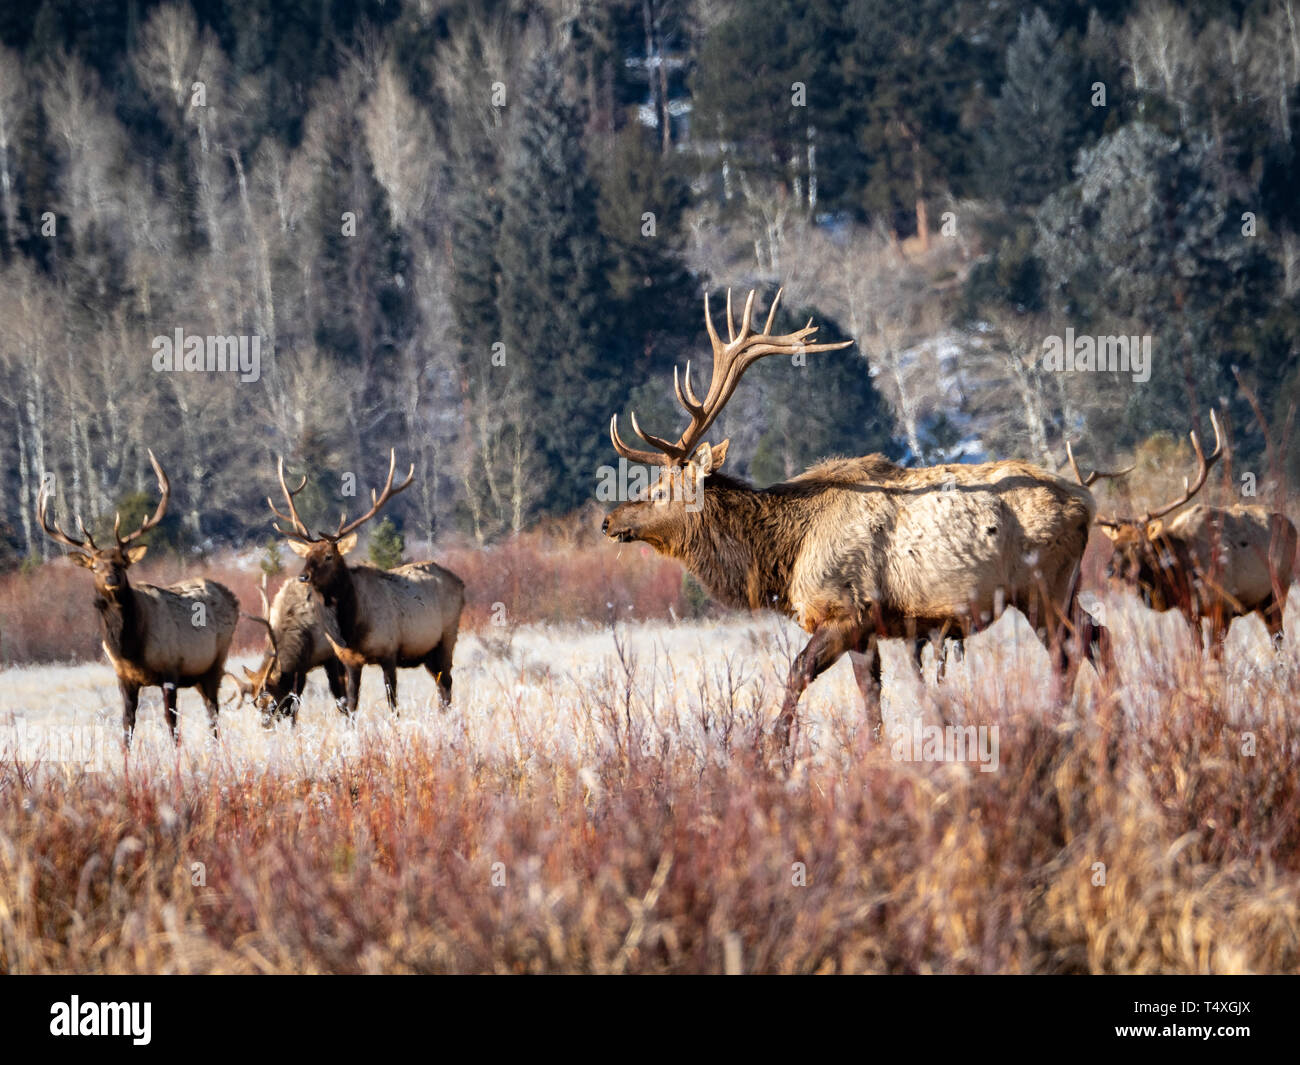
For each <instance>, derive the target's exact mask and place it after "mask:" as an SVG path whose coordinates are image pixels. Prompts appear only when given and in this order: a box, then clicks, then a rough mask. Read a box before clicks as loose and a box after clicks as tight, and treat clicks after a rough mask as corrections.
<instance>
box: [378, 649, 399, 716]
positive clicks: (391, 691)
mask: <svg viewBox="0 0 1300 1065" xmlns="http://www.w3.org/2000/svg"><path fill="white" fill-rule="evenodd" d="M380 668H381V669H382V670H383V671H384V694H385V695H386V696H388V710H389V713H393V714H395V713H397V662H396V661H389V662H382V663H380Z"/></svg>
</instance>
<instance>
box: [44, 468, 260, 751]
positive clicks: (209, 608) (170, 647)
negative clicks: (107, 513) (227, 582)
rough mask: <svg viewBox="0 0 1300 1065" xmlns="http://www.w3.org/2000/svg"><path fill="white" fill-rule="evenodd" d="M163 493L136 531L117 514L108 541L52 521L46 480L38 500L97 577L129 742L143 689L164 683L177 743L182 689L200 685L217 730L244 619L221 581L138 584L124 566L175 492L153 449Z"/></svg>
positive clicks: (61, 538)
mask: <svg viewBox="0 0 1300 1065" xmlns="http://www.w3.org/2000/svg"><path fill="white" fill-rule="evenodd" d="M149 461H150V462H151V463H153V469H154V473H155V474H156V475H157V477H158V488H159V490H160V491H161V493H162V499H161V500H160V501H159V503H158V509H157V510H155V511H154V514H153V517H152V518H150V519H148V520H147V521H146V522H145V523H144V524H143V525H141V526H140V528H138V529H137V530H136V531H135V532H133V533H129V534H128V535H126V536H122V535H121V525H122V515H121V514H118V515H117V516H116V517H115V518H114V520H113V539H114V540H115V541H116V542H115V543H114V544H113V545H112V546H111V547H102V548H101V547H99V546H97V545H96V544H95V541H94V540H93V539H92V538H91V535H90V533H89V532H87V531H86V526H85V525H84V524H83V523H82V521H81V519H80V518H78V519H77V529H78V531H79V532H80V533H81V536H82V539H80V540H78V539H76V538H74V537H72V536H69V535H68V534H67V533H65V532H64V531H63V530H62V529H61V528H59V526H58V525H57V524H51V523H50V520H49V513H48V510H49V503H50V499H49V496H50V493H49V490H48V487H49V486H48V485H46V486H43V487H42V488H41V492H40V496H39V497H38V498H37V501H36V520H37V521H38V522H40V526H41V528H42V529H44V530H45V532H46V534H47V535H48V536H50V537H51V538H53V539H54V540H57V541H58V542H59V543H61V544H65V545H66V546H68V547H70V548H72V554H71V555H70V556H69V557H70V558H71V559H72V561H73V562H74V563H76V564H77V565H78V566H82V567H84V568H85V569H88V570H90V572H91V574H92V575H93V576H94V579H95V609H96V610H98V611H99V622H100V628H101V630H102V632H103V636H104V652H105V653H106V654H107V655H108V659H109V661H110V662H112V664H113V669H114V671H115V672H116V673H117V683H118V687H119V688H120V689H121V691H122V728H123V732H124V735H125V738H126V743H127V745H128V746H130V743H131V734H132V732H133V731H134V729H135V711H136V706H137V704H138V703H139V699H140V689H141V688H151V687H158V688H161V689H162V694H163V705H164V706H165V707H166V711H167V723H168V725H170V726H171V730H172V736H173V737H174V738H175V740H176V742H177V743H180V738H181V736H180V719H179V714H178V711H177V709H176V690H177V689H178V688H191V687H193V688H198V690H199V694H200V695H201V696H203V704H204V706H206V707H207V708H208V720H209V722H210V724H211V726H212V734H213V735H214V736H215V735H216V733H217V711H218V705H217V692H218V689H219V688H220V686H221V678H222V676H223V674H224V673H225V667H226V654H227V652H228V651H229V650H230V640H231V637H232V636H234V633H235V623H236V622H237V621H238V620H239V600H238V599H236V598H235V594H234V593H233V592H232V591H231V590H230V589H229V588H227V587H225V586H224V585H221V584H218V583H217V582H216V581H210V580H207V579H205V578H202V577H200V578H198V579H195V580H188V581H181V582H180V583H179V584H173V585H171V586H169V587H167V588H155V587H154V586H153V585H151V584H139V585H136V586H134V587H132V586H131V584H130V583H129V582H128V581H127V577H126V571H127V569H128V567H130V566H131V565H132V563H135V562H139V561H140V559H142V558H144V554H145V551H146V550H147V548H146V545H144V544H135V545H134V546H132V541H133V540H136V539H138V538H139V537H141V536H142V535H144V534H145V533H146V532H148V531H149V530H150V529H152V528H153V527H154V526H155V525H157V524H158V523H159V522H160V521H162V517H163V513H164V512H165V511H166V510H167V502H168V500H169V499H170V498H171V484H170V483H169V482H168V480H167V475H166V474H165V473H164V472H163V468H162V466H160V465H159V464H158V460H157V459H156V458H154V454H153V452H152V451H150V452H149Z"/></svg>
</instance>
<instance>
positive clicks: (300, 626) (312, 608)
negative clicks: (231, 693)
mask: <svg viewBox="0 0 1300 1065" xmlns="http://www.w3.org/2000/svg"><path fill="white" fill-rule="evenodd" d="M261 596H262V616H261V617H254V616H253V615H251V614H245V615H244V617H246V618H248V619H249V620H250V621H255V622H258V623H259V624H261V625H264V626H266V632H267V638H268V640H269V643H270V647H269V649H268V650H267V652H266V654H264V655H263V656H262V661H261V663H260V664H259V665H258V667H257V668H256V669H249V668H248V667H247V666H245V667H244V676H243V678H242V679H241V678H240V677H237V676H235V675H234V674H233V673H228V674H227V676H229V677H230V679H231V680H233V681H234V682H235V684H236V685H237V686H238V687H239V694H240V701H241V702H242V701H243V700H244V699H245V698H248V699H251V700H252V702H253V705H254V706H256V707H257V708H258V709H259V710H260V711H261V712H262V724H263V725H264V726H267V727H270V726H271V725H272V724H273V723H274V719H275V718H276V717H284V716H288V718H289V720H290V721H291V722H292V723H293V724H295V725H296V724H297V723H298V705H299V703H300V701H301V699H302V693H303V689H304V688H305V687H306V686H307V674H308V673H310V672H311V671H312V670H313V669H315V668H316V667H317V666H321V667H323V668H324V670H325V677H326V679H327V681H328V682H329V688H330V694H331V695H332V696H334V702H335V703H336V704H337V705H338V707H339V709H340V710H342V709H343V708H344V707H346V706H347V699H346V687H345V678H344V670H343V664H342V663H341V662H340V661H339V660H338V658H337V657H336V656H335V654H334V648H333V646H332V645H331V644H330V641H329V638H328V637H327V636H326V635H325V627H326V625H327V624H330V625H332V624H333V619H332V618H330V617H329V616H328V614H327V612H326V611H325V609H324V607H323V604H322V603H321V600H320V597H319V596H317V595H316V594H315V593H314V592H313V591H312V588H311V585H310V584H304V583H303V582H302V581H296V580H293V581H285V582H284V584H282V585H281V586H280V590H279V591H278V592H277V593H276V595H275V600H274V601H273V602H267V598H266V577H265V576H263V578H262V587H261ZM334 635H335V640H336V641H337V640H339V639H341V636H340V635H339V634H338V633H337V632H335V633H334Z"/></svg>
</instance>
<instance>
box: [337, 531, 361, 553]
mask: <svg viewBox="0 0 1300 1065" xmlns="http://www.w3.org/2000/svg"><path fill="white" fill-rule="evenodd" d="M334 546H335V547H336V548H338V552H339V554H340V555H346V554H347V553H348V552H349V551H351V550H352V549H353V548H354V547H356V546H357V534H356V533H348V534H347V536H345V537H343V539H342V540H340V541H339V542H338V543H337V544H335V545H334Z"/></svg>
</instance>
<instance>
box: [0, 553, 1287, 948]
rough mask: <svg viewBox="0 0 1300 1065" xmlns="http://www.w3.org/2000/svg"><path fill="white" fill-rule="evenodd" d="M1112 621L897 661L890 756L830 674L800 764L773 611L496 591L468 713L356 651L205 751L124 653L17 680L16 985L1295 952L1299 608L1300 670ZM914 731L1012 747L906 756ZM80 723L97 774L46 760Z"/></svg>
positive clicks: (225, 726) (838, 678) (11, 813)
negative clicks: (1098, 643) (572, 611)
mask: <svg viewBox="0 0 1300 1065" xmlns="http://www.w3.org/2000/svg"><path fill="white" fill-rule="evenodd" d="M624 561H626V560H620V561H619V562H618V563H617V564H618V565H622V564H623V562H624ZM658 579H659V580H664V581H666V580H667V578H666V577H660V578H658ZM665 587H666V585H665ZM1296 602H1300V601H1296ZM1103 605H1104V608H1105V609H1106V611H1107V620H1108V623H1109V624H1110V626H1111V628H1112V631H1113V632H1114V635H1115V640H1116V648H1117V655H1118V671H1117V676H1114V677H1108V678H1106V680H1105V681H1098V680H1097V678H1096V676H1095V675H1094V674H1093V673H1092V672H1091V670H1090V669H1088V668H1085V670H1084V672H1083V674H1082V676H1081V677H1080V681H1079V685H1078V687H1077V689H1076V691H1075V692H1074V693H1073V695H1067V694H1061V693H1057V692H1055V691H1054V688H1053V680H1052V676H1051V673H1050V671H1049V669H1048V662H1047V655H1046V653H1045V651H1043V649H1042V647H1041V645H1039V644H1038V643H1037V641H1036V640H1035V639H1034V637H1033V635H1032V634H1031V633H1030V631H1029V629H1028V626H1027V625H1026V624H1025V622H1024V621H1023V619H1022V618H1020V617H1019V615H1016V614H1014V613H1008V614H1007V615H1004V617H1003V619H1002V620H1001V621H999V623H998V624H997V625H996V626H994V627H993V628H992V629H990V630H988V631H987V632H986V633H983V634H980V635H979V636H977V637H975V638H973V639H972V640H971V641H970V642H969V645H968V649H969V653H968V655H967V657H966V659H965V660H964V661H962V662H959V663H950V664H949V668H948V676H947V678H946V680H945V682H944V683H943V684H942V685H936V684H935V682H934V677H933V662H932V660H931V658H930V655H929V653H928V652H927V656H926V676H925V680H924V681H921V680H918V679H917V677H916V676H915V674H914V673H913V672H912V670H911V666H910V662H909V660H908V657H907V655H905V653H904V648H903V647H902V645H890V646H888V648H887V651H886V659H885V677H884V683H885V694H884V714H885V725H886V736H885V741H884V742H880V743H877V742H873V740H872V738H871V737H870V736H869V735H868V734H867V730H866V728H865V725H864V715H863V713H862V704H861V697H860V695H859V693H858V691H857V688H856V687H855V685H854V681H853V675H852V671H851V669H850V667H849V665H848V664H847V662H841V663H839V664H838V665H837V666H835V667H834V668H833V669H832V670H831V671H830V672H828V673H827V674H826V675H825V676H824V677H822V678H821V679H819V680H818V681H817V682H816V683H815V684H814V685H813V686H812V687H811V688H810V689H809V691H808V693H807V694H806V695H805V697H804V701H803V704H802V708H801V721H802V729H801V732H800V735H799V741H798V746H797V747H796V749H795V751H794V758H793V762H792V763H790V762H788V761H787V760H786V759H785V758H783V757H782V756H781V753H780V752H779V751H777V750H776V749H774V747H773V746H772V743H771V737H770V730H771V726H772V723H773V721H774V720H775V717H776V713H777V709H778V707H779V703H780V695H781V689H782V685H783V682H784V676H785V671H786V669H787V668H788V665H789V662H790V659H791V657H792V656H793V655H794V654H795V653H797V651H798V650H799V647H800V646H801V640H800V637H801V635H802V634H801V633H800V632H799V631H798V630H797V629H796V628H795V627H794V626H793V625H791V624H789V623H787V622H785V621H784V620H781V619H779V618H776V617H774V616H752V617H751V616H743V617H740V616H735V615H716V616H706V617H702V618H695V619H687V618H680V617H679V619H678V620H673V618H674V616H676V615H678V614H679V613H680V611H679V610H678V608H677V607H675V606H674V607H673V609H672V613H669V614H668V616H667V617H659V618H653V619H648V620H638V619H636V618H634V617H633V618H629V617H627V616H624V617H621V618H614V619H613V620H611V621H604V622H600V621H592V620H585V621H577V622H566V623H557V622H537V621H533V622H521V623H519V624H504V625H503V624H493V622H492V619H491V614H490V612H487V613H486V614H484V615H482V616H481V618H480V620H479V622H478V623H477V624H476V625H474V626H473V627H472V631H471V632H469V633H468V634H467V635H465V636H464V637H463V639H462V642H461V644H460V646H459V647H458V649H457V656H456V659H457V665H456V681H455V683H456V688H455V697H454V700H453V702H452V704H451V705H450V706H448V707H442V706H440V705H439V704H438V702H437V699H436V693H435V690H434V687H433V684H432V681H431V680H430V678H429V677H428V676H427V674H424V673H423V672H422V671H414V670H411V671H403V672H402V673H401V674H400V677H399V693H400V707H401V714H400V716H399V717H397V718H393V717H391V716H390V715H389V714H388V712H387V709H386V708H385V706H384V700H383V692H382V685H381V683H380V678H379V675H378V671H377V670H374V669H373V668H367V670H366V674H365V678H364V681H363V690H362V705H361V710H360V712H359V714H358V716H357V720H356V722H355V723H354V724H349V723H348V722H347V721H346V720H345V719H344V718H343V717H342V715H340V714H339V713H338V711H337V710H335V709H334V707H333V705H332V703H331V702H330V700H329V697H328V694H327V692H326V691H325V688H324V684H323V678H320V677H319V674H318V675H317V679H314V680H313V683H312V684H311V685H310V686H309V688H308V690H307V692H306V693H305V697H304V705H303V708H302V712H301V714H300V718H299V725H298V727H297V728H296V729H291V728H290V727H289V726H288V725H287V724H281V725H279V726H277V727H276V728H274V729H272V730H269V731H268V730H265V729H263V728H262V727H261V725H260V723H259V718H258V715H257V713H256V711H255V710H254V709H253V708H252V707H250V706H248V705H244V706H242V707H238V706H230V707H227V708H226V709H225V710H223V713H222V717H221V735H220V738H219V740H217V741H216V742H213V741H212V740H210V739H209V738H208V736H207V733H206V728H205V717H204V714H203V711H202V708H201V704H200V703H199V700H198V698H197V696H196V695H194V694H193V693H190V692H183V693H182V695H181V707H182V717H183V728H182V738H183V742H182V745H181V747H180V748H179V749H177V748H175V747H173V746H172V744H171V742H170V738H169V736H168V734H167V731H166V728H165V726H164V723H163V719H162V711H161V707H160V702H159V699H158V696H157V693H156V692H153V693H149V694H147V695H146V696H145V697H144V698H142V702H141V709H140V725H139V728H138V730H137V733H136V739H135V744H134V746H133V748H132V750H131V751H130V753H129V755H127V754H124V752H123V751H122V750H121V747H120V745H119V744H118V742H117V739H116V731H115V730H116V727H117V723H118V721H119V715H120V703H119V700H118V695H117V691H116V684H115V682H114V678H113V675H112V673H111V671H110V669H109V668H108V666H107V665H106V664H103V663H102V662H96V661H87V662H81V663H75V664H66V663H65V664H49V663H32V664H23V665H13V666H10V667H9V668H6V669H4V670H3V671H2V672H0V736H5V737H8V739H7V742H8V743H9V747H8V749H6V748H5V746H4V743H5V742H6V741H4V740H0V971H4V972H10V973H18V972H28V973H31V972H64V973H67V972H109V973H123V972H163V973H197V972H269V973H297V972H309V973H337V972H598V973H606V972H644V973H665V972H875V973H881V972H889V973H922V972H945V973H974V972H1000V973H1028V972H1033V973H1205V972H1218V973H1247V972H1296V971H1300V875H1298V874H1300V790H1298V789H1297V772H1296V763H1297V754H1298V753H1300V750H1298V749H1300V730H1298V729H1297V725H1296V720H1297V710H1298V709H1300V697H1298V696H1297V694H1296V693H1297V691H1298V690H1300V685H1298V683H1297V682H1298V681H1300V656H1298V654H1297V652H1298V650H1300V644H1297V639H1296V635H1295V634H1296V632H1297V630H1296V625H1297V623H1298V622H1300V616H1298V615H1297V611H1296V609H1295V607H1294V606H1293V607H1292V608H1291V609H1290V610H1289V611H1288V615H1287V622H1288V629H1289V630H1290V631H1289V632H1288V635H1287V638H1286V641H1285V645H1284V647H1283V648H1282V650H1281V651H1280V652H1279V653H1277V654H1276V655H1275V654H1273V652H1272V651H1271V650H1270V649H1269V647H1268V644H1267V640H1266V638H1265V634H1264V630H1263V626H1262V625H1261V624H1260V623H1259V622H1258V621H1257V620H1256V619H1254V618H1250V619H1247V620H1242V621H1238V622H1237V623H1236V624H1235V625H1234V627H1233V630H1232V634H1231V636H1230V639H1229V644H1228V653H1227V656H1226V663H1227V664H1226V667H1223V668H1220V667H1218V666H1216V665H1215V664H1213V663H1212V662H1210V661H1208V660H1205V659H1203V658H1202V657H1201V656H1200V655H1199V654H1197V653H1196V652H1195V651H1194V649H1193V646H1192V641H1191V638H1190V635H1189V633H1188V632H1186V631H1185V630H1184V629H1183V627H1182V623H1181V622H1180V621H1179V620H1178V619H1176V618H1174V617H1170V616H1157V615H1154V614H1152V613H1151V612H1149V611H1147V610H1145V609H1143V608H1141V607H1140V606H1138V605H1136V603H1135V601H1134V600H1132V599H1131V598H1129V597H1127V596H1124V595H1118V594H1117V595H1108V596H1106V597H1104V598H1103ZM664 613H667V611H664ZM254 657H255V656H254V654H253V653H252V646H251V644H250V646H249V648H248V649H246V650H245V651H244V652H243V653H241V655H240V656H239V657H237V658H235V659H233V660H232V667H235V668H237V667H238V666H239V665H240V664H247V663H249V662H251V661H252V660H253V658H254ZM917 718H919V719H920V720H921V721H922V722H925V723H936V722H939V721H947V722H950V723H954V724H956V725H960V726H965V727H969V726H974V727H977V728H978V727H983V728H984V729H985V730H987V731H986V732H985V733H984V735H989V734H991V735H993V736H994V737H995V738H996V754H997V758H996V768H995V769H994V771H984V770H983V769H982V768H981V766H980V765H979V764H977V763H976V762H975V761H972V760H970V759H967V760H964V761H944V760H939V761H925V760H916V759H914V760H910V761H909V760H902V759H900V758H899V757H896V756H897V755H898V754H899V748H898V746H897V744H896V743H895V742H891V740H896V738H897V737H898V736H899V735H900V732H899V730H900V729H904V728H907V727H909V725H910V723H911V722H912V721H913V720H914V719H917ZM69 726H77V727H80V728H82V729H87V730H89V732H90V734H92V735H95V736H97V737H101V738H103V743H102V746H101V749H100V750H99V751H98V752H97V763H98V764H95V765H92V766H90V767H89V768H87V767H84V766H81V765H76V764H70V763H69V762H68V761H67V760H66V759H65V760H64V761H62V762H60V761H58V760H57V759H53V760H52V759H50V758H48V757H47V758H44V759H42V758H41V757H39V754H37V755H36V756H33V750H32V747H31V745H32V743H33V737H37V738H39V737H42V736H51V737H53V736H57V735H58V734H59V730H61V729H66V728H67V727H69ZM994 726H996V729H994ZM20 730H21V731H22V734H23V735H24V736H25V742H26V743H27V744H28V746H27V748H25V749H23V750H19V749H18V748H17V747H16V746H15V743H16V740H15V737H16V736H17V735H18V733H19V731H20ZM914 753H916V754H917V756H918V758H919V757H920V751H919V749H918V750H917V751H916V752H914ZM985 768H988V767H987V766H986V767H985Z"/></svg>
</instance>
